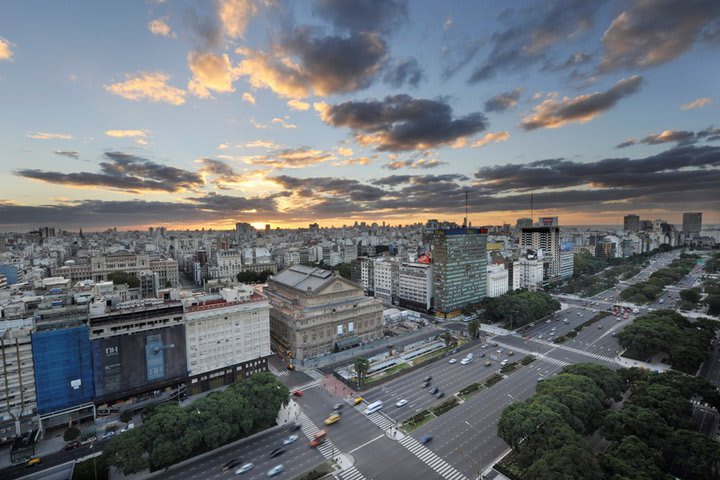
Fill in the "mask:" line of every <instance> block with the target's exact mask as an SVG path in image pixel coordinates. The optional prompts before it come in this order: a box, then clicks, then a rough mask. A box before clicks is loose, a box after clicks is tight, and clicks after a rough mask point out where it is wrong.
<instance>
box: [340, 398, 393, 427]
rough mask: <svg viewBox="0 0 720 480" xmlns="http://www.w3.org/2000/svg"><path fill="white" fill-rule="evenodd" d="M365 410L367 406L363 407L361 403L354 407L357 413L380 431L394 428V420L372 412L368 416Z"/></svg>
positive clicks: (380, 413)
mask: <svg viewBox="0 0 720 480" xmlns="http://www.w3.org/2000/svg"><path fill="white" fill-rule="evenodd" d="M348 403H350V401H349V400H348ZM366 408H367V405H363V404H362V403H361V404H359V405H355V410H357V411H358V412H360V413H362V414H363V415H365V416H366V417H367V418H368V420H370V421H371V422H373V423H374V424H375V425H377V426H378V427H380V428H381V429H383V430H388V429H389V428H391V427H394V426H395V423H396V422H395V420H393V419H391V418H388V417H387V416H386V415H385V414H384V413H382V412H374V413H371V414H369V415H368V414H366V413H365V409H366Z"/></svg>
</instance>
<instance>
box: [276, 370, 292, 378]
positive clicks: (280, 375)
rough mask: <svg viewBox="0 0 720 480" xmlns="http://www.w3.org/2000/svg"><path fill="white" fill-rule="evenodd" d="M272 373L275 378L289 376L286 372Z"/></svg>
mask: <svg viewBox="0 0 720 480" xmlns="http://www.w3.org/2000/svg"><path fill="white" fill-rule="evenodd" d="M272 373H273V374H274V375H275V376H276V377H286V376H288V375H290V372H289V371H287V370H283V371H282V372H278V371H275V372H272Z"/></svg>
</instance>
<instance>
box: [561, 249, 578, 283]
mask: <svg viewBox="0 0 720 480" xmlns="http://www.w3.org/2000/svg"><path fill="white" fill-rule="evenodd" d="M574 270H575V254H574V253H573V252H560V276H561V277H563V278H569V277H572V275H573V271H574Z"/></svg>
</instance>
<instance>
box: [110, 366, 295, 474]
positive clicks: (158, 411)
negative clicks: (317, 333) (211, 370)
mask: <svg viewBox="0 0 720 480" xmlns="http://www.w3.org/2000/svg"><path fill="white" fill-rule="evenodd" d="M288 395H289V391H288V388H287V386H285V385H284V384H283V383H282V382H280V381H278V380H277V378H276V377H275V376H274V375H272V374H271V373H268V372H262V373H256V374H255V375H253V376H251V377H250V378H248V379H247V380H243V381H241V382H237V383H234V384H232V385H230V386H229V387H228V388H227V389H225V390H224V391H222V392H213V393H211V394H210V395H208V396H206V397H204V398H201V399H198V400H196V401H194V402H193V403H192V404H191V405H189V406H185V407H182V406H179V405H177V404H174V403H166V404H162V405H159V406H157V407H151V408H149V409H146V410H145V413H144V417H145V418H144V420H143V425H142V426H141V427H138V428H135V429H133V430H129V431H127V432H125V433H122V434H121V435H117V436H115V437H113V439H112V440H111V441H110V443H109V444H108V445H107V446H106V447H105V448H104V455H105V456H106V457H107V461H108V463H109V464H111V465H114V466H115V467H117V468H118V469H119V470H120V471H122V472H123V473H124V474H125V475H128V474H131V473H136V472H139V471H142V470H144V469H146V468H150V469H151V470H156V469H159V468H163V467H166V466H169V465H172V464H175V463H177V462H180V461H182V460H185V459H187V458H189V457H192V456H194V455H197V454H199V453H202V452H205V451H208V450H212V449H215V448H218V447H220V446H221V445H225V444H226V443H229V442H232V441H234V440H237V439H239V438H242V437H244V436H247V435H248V434H250V433H252V432H255V431H259V430H262V429H265V428H268V427H270V426H271V425H273V424H274V423H275V419H276V417H277V413H278V411H279V410H280V407H281V406H283V405H286V404H287V403H288Z"/></svg>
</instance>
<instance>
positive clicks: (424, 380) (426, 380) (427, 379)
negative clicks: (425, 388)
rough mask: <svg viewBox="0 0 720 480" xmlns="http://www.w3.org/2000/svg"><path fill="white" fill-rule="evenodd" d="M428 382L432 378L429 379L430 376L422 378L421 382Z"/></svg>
mask: <svg viewBox="0 0 720 480" xmlns="http://www.w3.org/2000/svg"><path fill="white" fill-rule="evenodd" d="M430 380H432V377H431V376H430V375H428V376H427V377H425V378H423V382H429V381H430Z"/></svg>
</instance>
